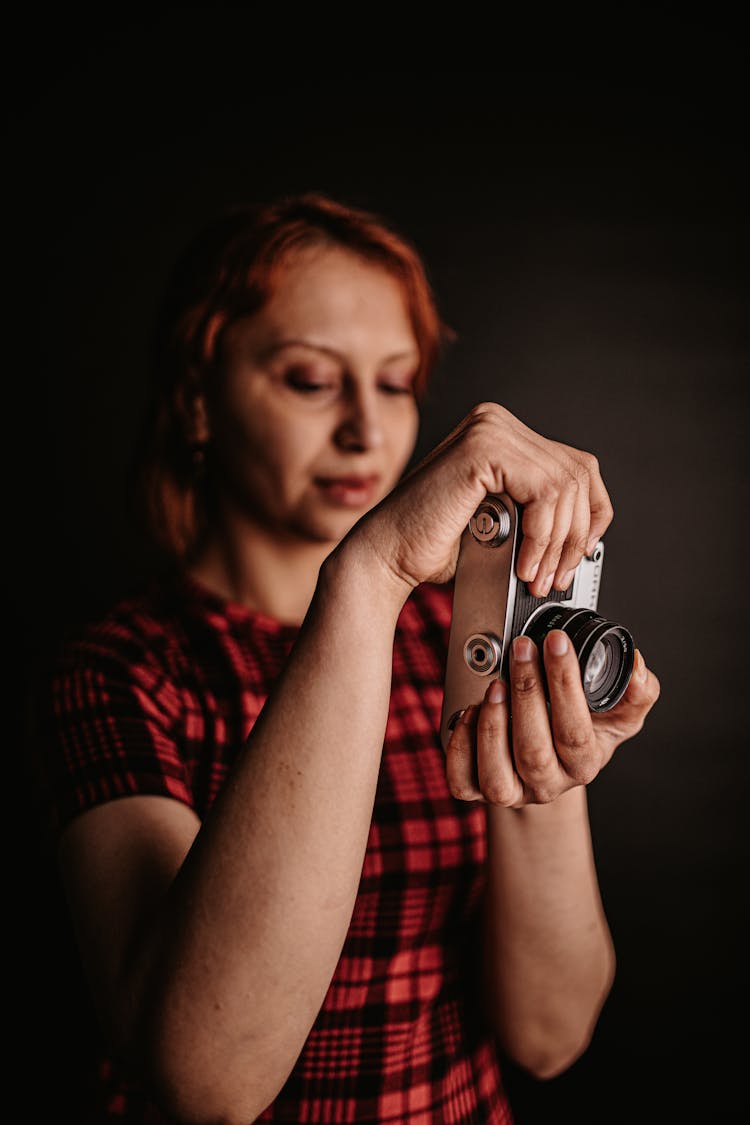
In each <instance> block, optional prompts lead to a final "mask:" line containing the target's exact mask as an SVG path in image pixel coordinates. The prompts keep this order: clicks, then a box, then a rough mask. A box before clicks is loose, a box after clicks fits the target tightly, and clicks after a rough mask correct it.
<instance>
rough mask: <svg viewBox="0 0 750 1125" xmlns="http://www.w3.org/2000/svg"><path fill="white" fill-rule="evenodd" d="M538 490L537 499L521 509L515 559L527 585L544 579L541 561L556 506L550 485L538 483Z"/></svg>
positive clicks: (555, 497) (555, 499) (538, 595)
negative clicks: (519, 543) (519, 542)
mask: <svg viewBox="0 0 750 1125" xmlns="http://www.w3.org/2000/svg"><path fill="white" fill-rule="evenodd" d="M538 488H539V493H538V495H537V496H536V498H535V499H533V500H532V501H531V502H529V503H527V504H526V505H525V507H524V510H523V519H522V521H521V530H522V532H523V537H522V539H521V546H520V549H519V551H518V558H517V559H516V573H517V574H518V577H519V578H520V579H522V581H524V582H527V583H528V584H529V586H531V584H532V583H534V582H535V581H536V580H537V578H538V579H539V581H540V582H541V580H542V579H543V578H545V577H546V570H545V571H542V569H541V562H542V559H543V557H544V554H545V552H546V550H547V548H548V546H549V544H550V541H551V539H552V534H553V529H554V526H555V510H556V507H557V488H556V487H554V485H553V484H552V482H551V481H550V482H548V483H547V484H546V485H545V486H542V485H541V484H540V485H539V486H538ZM536 596H537V597H541V596H542V595H540V594H537V595H536Z"/></svg>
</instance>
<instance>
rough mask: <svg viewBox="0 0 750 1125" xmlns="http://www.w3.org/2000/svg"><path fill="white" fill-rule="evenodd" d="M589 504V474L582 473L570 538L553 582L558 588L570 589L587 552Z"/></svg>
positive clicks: (563, 550) (566, 542)
mask: <svg viewBox="0 0 750 1125" xmlns="http://www.w3.org/2000/svg"><path fill="white" fill-rule="evenodd" d="M589 505H590V500H589V479H588V476H587V475H585V474H582V475H581V477H580V479H579V482H578V490H577V492H576V496H575V504H574V507H573V514H572V517H571V520H570V527H569V528H568V538H567V539H566V540H565V544H564V545H563V549H562V551H561V552H560V558H559V561H558V564H557V572H556V574H555V578H554V583H553V585H554V586H555V588H556V589H557V590H567V589H568V587H569V586H570V584H571V582H572V581H573V578H574V577H575V572H576V567H577V566H578V564H579V563H580V561H581V559H582V558H583V556H584V554H585V553H586V549H587V546H588V542H589V538H590V531H589V528H590V521H591V509H590V506H589Z"/></svg>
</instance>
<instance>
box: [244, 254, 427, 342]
mask: <svg viewBox="0 0 750 1125" xmlns="http://www.w3.org/2000/svg"><path fill="white" fill-rule="evenodd" d="M253 320H256V321H262V322H263V326H264V327H265V328H266V329H267V330H268V331H270V332H273V333H274V334H275V335H277V334H279V333H280V334H282V335H283V334H286V333H288V332H294V333H297V334H300V335H307V334H312V335H315V336H317V335H326V334H332V335H335V336H336V337H346V336H347V334H352V335H354V336H356V335H363V334H365V333H367V334H370V335H373V336H379V337H382V338H383V340H384V341H390V342H391V343H392V342H393V341H397V342H399V344H400V346H401V347H402V348H414V347H415V346H416V342H415V339H414V332H413V328H412V324H411V318H410V315H409V308H408V304H407V300H406V295H405V291H404V287H403V285H402V283H401V282H400V281H399V280H398V279H397V278H396V277H395V276H394V275H393V274H391V273H390V272H389V271H388V270H387V269H386V268H385V267H384V266H381V265H379V264H378V263H375V262H371V261H368V260H367V259H366V258H363V257H361V256H360V255H358V254H356V253H354V252H353V251H350V250H347V249H345V248H343V247H339V246H330V245H315V246H307V247H304V248H301V249H298V250H294V251H292V252H289V253H288V254H287V255H286V257H285V259H284V261H283V262H282V263H281V265H280V269H279V271H278V273H277V275H276V277H275V279H274V285H273V289H272V292H271V296H270V298H269V300H268V301H267V303H266V304H265V306H264V307H263V308H262V309H261V310H260V311H259V313H258V314H256V316H255V317H253Z"/></svg>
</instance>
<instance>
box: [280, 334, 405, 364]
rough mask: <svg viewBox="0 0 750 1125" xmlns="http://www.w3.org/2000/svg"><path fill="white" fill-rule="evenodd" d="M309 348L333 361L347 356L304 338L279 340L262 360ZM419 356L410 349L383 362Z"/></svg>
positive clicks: (396, 353) (342, 359) (394, 354)
mask: <svg viewBox="0 0 750 1125" xmlns="http://www.w3.org/2000/svg"><path fill="white" fill-rule="evenodd" d="M295 347H297V348H309V349H310V350H311V351H314V352H323V354H324V355H329V356H331V357H332V358H333V359H337V360H339V362H343V361H344V360H345V359H346V356H345V355H344V354H343V353H342V352H340V351H338V350H337V349H336V348H332V347H330V346H329V345H328V344H319V343H317V342H316V341H314V340H306V339H305V338H304V337H291V338H290V339H285V340H278V341H277V342H276V343H275V344H271V345H269V347H267V348H266V349H265V351H264V352H263V353H262V357H261V358H262V359H270V358H271V357H272V356H274V355H276V353H277V352H281V351H284V349H285V348H295ZM418 356H419V351H418V350H417V348H409V349H408V350H407V351H403V352H394V353H393V354H392V355H389V356H386V357H385V359H383V360H382V362H383V363H391V362H392V361H393V360H395V359H412V358H413V359H416V358H418Z"/></svg>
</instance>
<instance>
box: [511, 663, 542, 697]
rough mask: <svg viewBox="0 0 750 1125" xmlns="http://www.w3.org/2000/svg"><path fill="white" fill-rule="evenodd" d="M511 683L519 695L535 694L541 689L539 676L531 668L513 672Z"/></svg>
mask: <svg viewBox="0 0 750 1125" xmlns="http://www.w3.org/2000/svg"><path fill="white" fill-rule="evenodd" d="M511 685H512V689H513V691H514V692H515V693H516V695H518V696H529V695H534V694H536V692H537V691H538V690H539V677H538V676H537V675H535V674H534V672H533V671H532V670H531V669H529V670H528V671H526V670H522V671H518V669H516V671H515V672H512V673H511Z"/></svg>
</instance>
